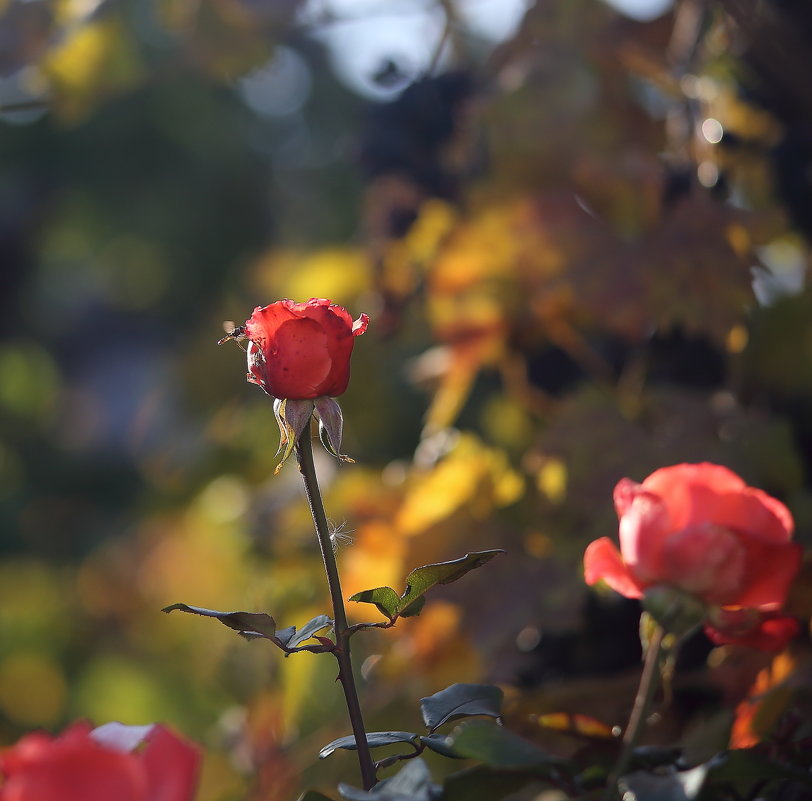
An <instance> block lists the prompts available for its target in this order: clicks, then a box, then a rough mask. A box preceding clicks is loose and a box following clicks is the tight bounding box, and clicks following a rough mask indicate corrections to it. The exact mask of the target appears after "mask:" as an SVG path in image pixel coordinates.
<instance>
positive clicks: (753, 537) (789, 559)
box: [584, 463, 801, 641]
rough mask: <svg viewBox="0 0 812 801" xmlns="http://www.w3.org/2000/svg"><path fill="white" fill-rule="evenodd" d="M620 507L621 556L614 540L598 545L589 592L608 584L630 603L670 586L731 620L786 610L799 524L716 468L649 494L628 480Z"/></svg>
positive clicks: (662, 473)
mask: <svg viewBox="0 0 812 801" xmlns="http://www.w3.org/2000/svg"><path fill="white" fill-rule="evenodd" d="M614 497H615V508H616V509H617V513H618V517H619V518H620V529H619V535H620V550H619V551H618V549H617V547H616V546H615V544H614V543H613V542H612V540H611V539H609V538H608V537H602V538H601V539H599V540H596V541H595V542H593V543H591V544H590V545H589V547H588V548H587V550H586V554H585V555H584V577H585V579H586V582H587V584H595V583H596V582H597V581H600V580H603V581H605V582H606V583H607V584H608V585H609V586H610V587H612V589H614V590H616V591H617V592H619V593H620V594H621V595H625V596H626V597H627V598H642V597H643V595H644V593H645V591H646V589H648V588H649V587H653V586H655V585H668V586H672V587H676V588H678V589H680V590H683V591H684V592H687V593H689V594H691V595H693V596H694V597H695V598H697V599H699V600H700V601H702V602H703V603H705V604H707V605H708V606H711V607H724V608H729V609H731V610H735V609H749V610H756V611H758V612H761V613H766V612H775V611H777V610H779V609H780V608H781V607H782V606H783V604H784V602H785V600H786V597H787V592H788V591H789V587H790V584H791V583H792V580H793V578H794V577H795V574H796V573H797V571H798V567H799V565H800V560H801V548H800V546H799V545H797V544H795V543H792V542H791V541H790V540H791V537H792V530H793V521H792V516H791V515H790V513H789V511H788V510H787V508H786V507H785V506H784V505H783V504H782V503H780V502H779V501H777V500H776V499H775V498H772V497H771V496H769V495H767V494H766V493H765V492H762V491H761V490H759V489H755V488H753V487H748V486H747V485H746V484H745V483H744V481H742V480H741V478H739V477H738V476H737V475H736V474H735V473H733V472H731V471H730V470H728V469H727V468H725V467H721V466H720V465H715V464H708V463H704V464H679V465H674V466H673V467H664V468H661V469H660V470H657V471H655V472H654V473H652V474H651V475H650V476H649V477H648V478H647V479H646V480H645V481H643V483H642V484H637V483H635V482H634V481H631V480H630V479H628V478H624V479H622V480H621V481H620V482H619V483H618V485H617V486H616V487H615V493H614ZM752 623H753V626H758V625H760V623H761V618H758V619H753V621H752ZM710 625H711V627H712V628H714V629H715V631H716V634H717V636H718V637H719V638H724V637H725V633H724V629H723V628H721V629H716V627H715V626H714V625H713V623H712V622H711V623H710ZM785 630H786V629H785ZM745 633H746V632H743V631H740V632H739V635H740V638H741V636H744V634H745ZM724 641H730V640H724Z"/></svg>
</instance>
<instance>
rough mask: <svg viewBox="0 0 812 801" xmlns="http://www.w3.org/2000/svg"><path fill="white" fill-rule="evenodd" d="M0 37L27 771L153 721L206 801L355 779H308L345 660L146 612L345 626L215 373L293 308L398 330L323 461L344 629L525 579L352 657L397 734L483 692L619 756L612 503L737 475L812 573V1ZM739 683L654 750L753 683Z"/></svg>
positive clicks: (4, 484) (15, 569) (14, 16)
mask: <svg viewBox="0 0 812 801" xmlns="http://www.w3.org/2000/svg"><path fill="white" fill-rule="evenodd" d="M0 13H1V14H2V16H0V71H1V72H2V75H1V76H0V160H1V161H0V163H1V164H2V170H0V260H2V273H0V280H1V283H0V306H2V317H0V320H1V322H0V332H1V333H2V342H0V553H2V564H0V742H2V743H9V742H11V741H13V740H14V739H15V738H16V737H17V736H19V734H20V733H21V732H23V731H25V730H27V729H30V728H32V727H46V728H50V729H58V728H59V727H61V726H63V725H64V724H65V723H66V722H67V721H68V720H71V719H74V718H76V717H86V718H90V719H92V720H95V721H97V722H99V723H101V722H105V721H107V720H121V721H124V722H126V723H143V722H148V721H152V720H163V721H168V722H170V723H172V724H173V725H175V726H176V727H178V728H179V729H180V730H182V731H184V732H186V733H187V734H188V735H189V736H191V737H193V738H195V739H196V740H198V741H200V742H202V743H203V744H204V746H205V748H206V754H207V755H206V760H205V768H204V777H203V782H202V787H201V791H200V799H201V801H228V800H229V799H238V798H250V799H256V800H257V801H259V799H263V800H268V801H276V799H279V801H282V799H290V798H294V797H296V794H297V793H298V792H299V791H300V790H301V788H303V787H306V786H314V785H315V786H320V787H323V788H328V787H330V786H331V784H334V783H335V781H336V780H338V779H343V780H350V781H352V780H353V778H354V775H355V774H354V770H355V767H354V764H353V762H352V759H351V758H349V757H344V756H341V755H339V756H335V757H333V758H332V759H331V760H329V761H328V762H325V763H320V764H317V765H314V762H315V759H314V757H315V754H316V753H317V751H318V748H319V747H320V746H321V745H322V744H324V743H325V742H327V741H328V740H330V739H332V738H333V737H336V736H339V735H341V734H344V733H346V729H347V725H346V723H345V721H344V718H343V714H342V708H341V702H340V693H339V689H338V687H337V686H336V685H335V684H334V681H333V679H334V665H333V663H332V660H329V659H326V658H319V657H316V656H313V655H310V654H302V655H298V656H297V657H293V658H290V659H282V658H280V657H279V655H278V653H276V652H271V651H270V649H268V648H264V647H263V643H245V642H242V641H240V640H238V639H237V638H235V637H231V636H229V634H228V632H226V631H225V630H223V629H221V628H220V627H219V626H215V625H213V624H212V623H211V622H210V621H205V620H202V619H196V618H195V619H186V618H184V617H182V616H171V617H167V616H164V615H161V614H160V611H159V610H160V609H161V608H162V607H163V606H165V605H167V604H170V603H173V602H176V601H185V602H187V603H192V604H197V605H201V606H207V607H212V608H220V609H237V608H240V609H249V610H264V611H269V612H270V613H272V614H273V615H274V616H275V617H276V619H277V620H278V621H280V624H281V625H289V624H292V623H297V624H301V623H302V622H304V621H305V620H307V619H308V618H309V617H311V616H313V615H315V614H318V613H320V612H323V611H326V601H327V599H326V591H325V585H324V580H323V577H322V575H321V568H320V561H319V557H318V552H317V548H316V542H315V538H314V537H313V535H312V531H311V523H310V522H309V517H308V514H307V511H306V507H305V504H304V502H303V498H302V495H301V491H300V488H299V481H298V474H297V472H296V470H295V468H294V467H292V466H288V467H286V468H285V469H284V470H283V472H282V473H281V474H280V475H279V476H278V477H276V478H274V477H273V476H272V473H273V467H274V452H275V450H276V437H277V434H276V425H275V423H274V420H273V414H272V409H271V403H270V402H269V400H268V398H267V397H265V396H264V395H263V394H262V393H261V392H259V390H257V389H256V388H255V387H249V386H248V385H246V384H245V383H244V363H243V356H242V354H241V353H239V352H238V351H237V349H236V348H234V347H233V346H228V347H222V348H217V347H216V345H215V343H216V340H217V339H218V338H219V337H220V336H221V335H222V334H221V321H223V320H224V319H233V320H236V321H237V322H241V321H242V320H244V319H245V318H246V317H247V316H248V315H249V314H250V312H251V310H252V309H253V307H254V306H256V305H264V304H265V303H269V302H272V301H273V300H276V299H278V298H281V297H291V298H294V299H297V300H306V299H307V298H309V297H311V296H318V297H330V298H332V299H334V300H335V301H337V302H340V303H342V304H343V305H345V306H346V307H347V308H348V309H349V310H350V312H351V313H352V314H353V316H357V315H358V313H360V312H361V311H366V312H367V313H369V314H370V316H371V318H372V325H371V326H370V330H369V332H368V334H367V335H366V336H364V337H363V339H361V340H359V341H358V342H357V346H356V352H355V356H354V363H353V375H354V379H353V381H352V382H351V385H350V389H349V391H348V392H347V394H346V396H344V398H343V399H342V406H343V408H344V411H345V415H346V419H347V431H346V437H347V441H346V448H345V449H346V450H347V452H348V453H350V454H351V455H353V456H354V457H355V458H356V459H357V462H358V463H357V464H356V465H354V466H342V467H340V468H339V467H338V466H337V465H336V464H335V463H334V462H331V461H330V460H329V459H327V457H324V458H322V459H321V460H320V462H319V467H320V470H321V475H322V477H323V479H322V480H323V484H324V486H325V489H326V494H327V507H328V511H329V513H330V515H331V516H332V518H333V521H334V523H335V525H336V526H338V527H342V529H343V531H345V532H346V533H347V535H348V537H350V538H351V540H352V542H351V544H345V545H343V546H342V547H341V548H340V550H339V558H340V563H341V566H342V569H343V571H344V590H345V594H346V595H349V594H351V593H353V592H356V591H358V590H361V589H365V588H368V587H373V586H379V585H382V584H390V585H392V586H395V587H400V586H402V582H403V578H404V576H405V575H406V573H407V572H408V570H409V569H410V568H411V567H414V566H416V565H419V564H424V563H427V562H430V561H437V560H441V559H450V558H455V557H457V556H461V555H462V554H464V553H465V552H466V551H471V550H478V549H484V548H489V547H501V548H504V549H506V551H507V555H506V556H505V557H503V558H501V559H500V560H497V561H495V562H493V563H491V564H490V565H488V566H487V567H486V568H485V569H483V570H482V571H479V572H478V573H476V574H472V575H471V576H469V577H466V578H465V579H464V580H463V581H462V582H460V583H459V584H457V585H454V586H453V587H450V588H448V589H447V590H446V591H443V592H437V593H435V594H434V595H433V596H432V598H431V599H430V602H429V604H428V605H427V607H426V609H425V611H424V612H423V614H422V615H421V616H420V617H419V618H416V619H414V620H410V621H402V622H401V623H400V624H399V626H398V628H397V629H396V630H393V631H388V632H380V633H375V634H372V633H370V634H367V635H363V637H364V639H363V640H361V639H360V638H359V639H357V640H356V642H358V645H357V646H356V649H357V651H358V653H357V656H358V659H359V665H360V666H362V673H363V680H362V685H363V686H362V694H363V697H364V699H365V706H366V709H367V717H368V721H367V722H368V725H369V727H370V728H373V729H374V728H396V729H404V728H405V729H410V728H415V727H419V726H420V720H419V714H418V710H417V705H416V701H417V699H418V698H419V697H421V696H422V695H428V694H431V693H433V692H436V691H437V690H440V689H442V688H443V687H445V686H446V685H447V684H449V683H451V682H453V681H483V680H484V681H494V682H499V683H501V684H502V685H503V686H505V687H506V688H507V689H508V691H509V700H510V710H511V715H510V719H511V720H512V722H513V724H514V725H515V726H516V727H517V728H518V729H519V730H521V731H523V732H524V733H525V734H526V735H528V736H541V732H540V730H539V729H538V726H537V725H536V724H535V723H534V721H535V720H537V718H536V717H534V716H538V715H540V714H543V713H545V712H559V711H569V712H586V713H588V714H591V715H593V716H595V717H598V718H600V719H602V720H603V721H605V722H607V723H608V724H610V725H613V724H616V723H622V722H623V720H624V716H625V714H626V712H627V709H628V706H629V703H630V700H631V697H632V693H633V687H634V681H635V678H636V675H637V664H638V658H639V645H637V636H636V615H637V611H636V607H635V605H634V604H633V603H629V602H625V601H623V600H622V599H617V598H614V597H612V596H611V595H606V596H605V597H602V596H600V595H596V594H594V593H588V592H587V591H586V589H585V588H584V586H583V584H582V581H581V572H580V571H581V568H580V560H581V556H582V553H583V548H584V546H585V545H586V544H587V543H588V542H589V541H590V540H592V539H593V538H595V537H597V536H601V535H604V534H611V533H612V532H613V530H614V529H615V526H616V523H615V517H614V512H613V509H612V505H611V490H612V487H613V486H614V484H615V483H616V481H617V480H618V479H619V478H621V477H623V476H625V475H628V476H631V477H633V478H635V479H638V480H641V479H642V478H643V477H644V476H645V475H646V474H647V473H648V472H650V471H651V470H653V469H655V468H656V467H658V466H661V465H664V464H672V463H675V462H679V461H685V460H687V461H701V460H710V461H717V462H720V463H723V464H726V465H728V466H730V467H731V468H733V469H734V470H737V471H738V472H740V473H741V474H742V475H743V477H745V478H746V479H747V480H748V482H750V483H752V484H755V485H758V486H760V487H763V488H764V489H766V490H767V491H769V492H771V493H773V494H775V495H777V496H778V497H780V498H781V499H782V500H784V501H785V502H786V503H787V504H788V505H789V506H790V508H791V509H792V510H793V513H794V514H795V516H796V520H797V524H798V529H799V534H798V537H799V539H800V540H801V541H802V542H804V543H805V544H807V545H808V544H809V541H810V523H811V522H812V493H811V489H812V485H811V483H810V482H811V481H812V473H811V472H810V470H812V415H811V414H810V408H812V313H811V312H812V292H810V289H809V280H808V279H809V272H810V251H809V239H810V236H812V216H810V209H811V208H812V178H811V177H810V176H812V91H810V88H809V85H808V81H806V79H805V78H804V77H803V76H808V75H809V74H812V63H811V62H812V47H810V44H812V11H810V8H809V6H808V4H806V3H805V2H803V1H802V0H798V1H794V0H770V1H769V2H768V1H767V0H764V1H763V2H759V3H755V4H753V3H747V2H743V1H742V0H675V2H673V3H670V2H668V0H637V2H634V1H633V0H624V2H623V3H621V2H620V0H615V2H613V4H612V5H608V4H607V3H604V2H601V1H600V0H567V1H566V2H554V1H553V0H537V1H536V2H535V3H533V2H531V0H511V2H505V1H501V2H500V0H389V2H374V1H373V0H368V1H367V2H339V0H308V1H307V2H305V1H304V0H151V2H143V0H29V1H28V2H24V1H23V0H4V1H3V2H0ZM799 586H800V589H799V591H798V592H797V593H796V594H795V596H793V599H792V600H791V604H790V606H791V611H793V612H794V613H796V614H798V615H799V616H802V617H804V618H805V619H807V620H808V618H809V612H810V598H809V591H808V589H807V590H805V591H804V590H803V587H804V586H808V582H807V581H800V582H799ZM351 613H352V614H355V615H366V614H368V610H367V609H366V608H364V609H362V610H359V609H357V608H356V609H353V610H351ZM357 619H361V618H360V617H358V618H357ZM695 646H696V647H695V649H694V650H695V651H696V653H695V654H694V655H693V662H692V663H691V664H690V665H689V666H688V667H689V668H690V667H693V668H698V667H701V666H702V665H704V664H706V663H705V658H706V656H707V655H708V652H709V651H710V647H709V645H708V644H707V643H705V642H701V641H699V642H697V643H695ZM728 651H729V649H728ZM728 651H725V650H724V649H717V650H716V651H714V652H713V654H712V655H711V661H710V663H709V664H710V665H711V668H712V669H710V670H708V669H705V670H703V671H700V673H699V674H697V673H696V672H694V673H692V674H691V673H689V675H690V676H691V679H690V682H689V686H686V687H683V688H682V690H683V695H682V696H681V698H682V703H681V705H679V704H678V705H677V707H676V711H675V712H674V714H673V715H672V716H671V717H673V720H671V719H668V717H666V719H665V720H664V721H663V722H661V724H660V726H659V731H655V732H654V733H653V736H654V737H655V738H657V737H659V738H661V739H663V740H668V739H669V738H671V739H673V737H674V736H676V735H679V733H680V732H681V731H682V730H683V729H684V728H685V726H687V725H688V723H689V722H690V721H689V719H690V718H691V716H692V715H693V714H694V712H695V711H696V710H702V709H707V708H708V707H709V706H710V707H713V706H714V705H715V706H719V705H720V704H722V703H727V704H730V703H731V702H733V701H735V700H736V699H737V698H738V697H740V696H741V694H742V693H743V692H744V690H746V688H747V686H748V684H749V683H750V681H752V679H753V676H754V675H755V672H756V671H757V670H758V669H759V668H760V667H763V666H764V664H766V661H765V659H764V658H762V657H753V656H749V657H747V658H745V657H743V656H742V655H741V654H739V655H736V654H733V655H731V654H730V653H729V652H728ZM698 676H700V677H699V678H698ZM610 677H611V678H610ZM608 689H609V690H610V691H608ZM679 689H680V687H679V684H678V690H679ZM563 742H564V741H562V742H559V743H558V746H559V747H561V748H564V749H565V750H566V748H567V747H571V746H567V745H566V744H562V743H563Z"/></svg>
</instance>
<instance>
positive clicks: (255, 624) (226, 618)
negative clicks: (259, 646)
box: [162, 604, 276, 640]
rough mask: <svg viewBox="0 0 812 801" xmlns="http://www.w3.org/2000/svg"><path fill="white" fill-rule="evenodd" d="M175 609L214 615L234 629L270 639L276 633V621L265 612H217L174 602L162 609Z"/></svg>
mask: <svg viewBox="0 0 812 801" xmlns="http://www.w3.org/2000/svg"><path fill="white" fill-rule="evenodd" d="M175 610H178V611H180V612H189V613H191V614H193V615H202V616H203V617H213V618H215V619H216V620H219V621H220V622H221V623H222V624H223V625H224V626H228V627H229V628H230V629H234V631H239V632H240V633H242V632H254V633H256V634H257V635H259V636H261V637H265V638H266V639H269V640H270V639H273V637H274V635H275V634H276V621H275V620H274V619H273V618H272V617H271V616H270V615H266V614H265V613H264V612H217V611H215V610H214V609H203V608H202V607H200V606H189V605H188V604H172V605H171V606H167V607H164V609H163V610H162V611H163V612H167V613H168V612H174V611H175Z"/></svg>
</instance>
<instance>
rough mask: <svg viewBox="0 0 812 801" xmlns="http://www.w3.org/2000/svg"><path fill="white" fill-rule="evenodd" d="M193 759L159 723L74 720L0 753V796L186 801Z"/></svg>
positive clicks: (51, 800) (11, 799)
mask: <svg viewBox="0 0 812 801" xmlns="http://www.w3.org/2000/svg"><path fill="white" fill-rule="evenodd" d="M136 749H138V750H136ZM199 761H200V757H199V753H198V751H197V749H196V748H195V747H194V746H192V745H190V744H188V743H186V742H185V741H184V740H181V739H180V738H179V737H176V736H175V735H174V734H173V733H172V732H171V731H169V729H166V728H164V727H163V726H160V725H154V726H122V725H121V724H117V723H113V724H107V725H106V726H102V727H101V728H99V729H96V730H94V731H91V727H90V725H89V724H87V723H75V724H74V725H72V726H71V727H70V728H69V729H67V730H66V731H64V732H63V733H62V734H61V735H59V736H58V737H52V736H51V735H49V734H46V733H45V732H34V733H32V734H27V735H25V736H24V737H22V738H21V739H20V741H19V742H18V743H17V744H16V745H14V746H12V747H11V748H9V749H7V750H5V751H3V752H2V753H0V776H2V777H3V778H2V780H0V801H192V798H193V796H194V792H195V787H196V784H197V773H198V766H199Z"/></svg>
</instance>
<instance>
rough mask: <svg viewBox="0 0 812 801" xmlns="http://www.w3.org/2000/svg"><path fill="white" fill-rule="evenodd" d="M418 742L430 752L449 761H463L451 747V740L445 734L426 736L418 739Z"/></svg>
mask: <svg viewBox="0 0 812 801" xmlns="http://www.w3.org/2000/svg"><path fill="white" fill-rule="evenodd" d="M420 742H422V743H423V745H425V746H426V748H430V749H431V750H432V751H434V752H436V753H438V754H441V755H442V756H444V757H450V758H451V759H465V757H463V756H460V755H459V754H458V753H457V752H456V751H455V750H454V749H453V748H452V747H451V738H450V737H448V736H447V735H445V734H428V735H423V736H421V737H420Z"/></svg>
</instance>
